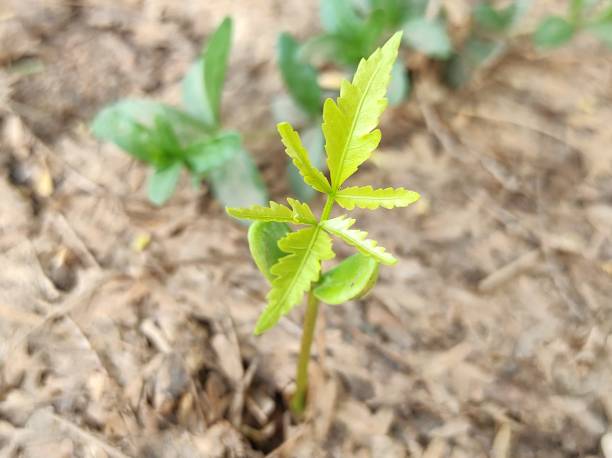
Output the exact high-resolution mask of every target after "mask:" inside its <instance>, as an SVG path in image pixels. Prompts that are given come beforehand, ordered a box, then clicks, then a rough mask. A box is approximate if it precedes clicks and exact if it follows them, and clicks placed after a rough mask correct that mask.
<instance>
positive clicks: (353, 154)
mask: <svg viewBox="0 0 612 458" xmlns="http://www.w3.org/2000/svg"><path fill="white" fill-rule="evenodd" d="M400 40H401V33H399V32H398V33H396V34H395V35H393V37H391V39H389V41H388V42H387V43H386V44H385V45H384V46H383V47H382V48H381V49H378V50H376V51H375V52H374V53H373V54H372V55H371V56H370V57H369V58H368V59H363V60H362V61H361V62H360V64H359V67H358V68H357V72H356V73H355V76H354V77H353V82H352V83H349V82H348V81H343V83H342V86H341V89H340V97H338V103H337V104H336V103H335V102H334V101H333V100H331V99H327V100H326V101H325V104H324V106H323V134H324V136H325V140H326V144H325V150H326V152H327V166H328V168H329V171H330V175H331V184H332V188H333V189H334V190H337V189H338V188H339V187H340V186H341V185H342V183H343V182H344V181H345V180H346V179H347V178H348V177H350V176H351V175H352V174H353V173H355V172H356V171H357V169H358V167H359V166H360V165H361V164H362V163H363V162H364V161H366V160H367V159H368V158H369V157H370V156H371V154H372V152H373V151H374V149H376V147H377V146H378V143H379V142H380V135H381V134H380V131H379V130H374V129H375V128H376V126H377V125H378V122H379V119H380V116H381V114H382V112H383V111H384V109H385V108H386V106H387V100H386V98H385V95H386V93H387V87H388V85H389V80H390V78H391V67H392V66H393V63H394V62H395V59H396V57H397V51H398V47H399V43H400Z"/></svg>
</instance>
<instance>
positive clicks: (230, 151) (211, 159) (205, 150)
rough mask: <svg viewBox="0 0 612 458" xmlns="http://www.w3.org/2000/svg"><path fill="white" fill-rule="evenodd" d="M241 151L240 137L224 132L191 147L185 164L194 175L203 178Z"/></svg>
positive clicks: (188, 148)
mask: <svg viewBox="0 0 612 458" xmlns="http://www.w3.org/2000/svg"><path fill="white" fill-rule="evenodd" d="M240 149H241V143H240V135H238V134H237V133H235V132H224V133H222V134H220V135H218V136H216V137H213V138H210V139H206V140H199V141H197V142H194V143H192V144H191V145H189V146H188V147H187V148H186V150H185V162H186V163H187V165H188V166H189V169H190V170H191V171H192V172H193V173H195V174H196V175H200V176H201V175H203V174H206V173H207V172H209V171H211V170H214V169H216V168H217V167H220V166H221V165H223V164H224V163H225V162H226V161H228V160H230V159H231V158H232V157H233V156H234V155H235V154H236V153H237V152H238V151H240Z"/></svg>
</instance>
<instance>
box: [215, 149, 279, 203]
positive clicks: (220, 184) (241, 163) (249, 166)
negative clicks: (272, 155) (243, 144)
mask: <svg viewBox="0 0 612 458" xmlns="http://www.w3.org/2000/svg"><path fill="white" fill-rule="evenodd" d="M208 180H209V181H210V184H211V187H212V190H213V193H214V194H215V196H216V197H217V199H218V200H219V202H221V204H222V205H224V206H226V207H248V206H250V205H255V204H259V205H265V204H267V203H268V192H267V191H266V188H265V186H264V183H263V180H262V179H261V175H260V174H259V170H257V167H256V166H255V163H254V162H253V159H252V158H251V156H250V155H249V153H247V152H246V151H245V150H244V149H243V148H240V149H239V150H237V151H236V152H235V154H234V155H233V156H232V157H231V158H230V159H229V160H227V161H225V162H224V163H223V164H222V165H221V166H219V167H217V168H215V169H213V170H211V171H210V173H209V174H208Z"/></svg>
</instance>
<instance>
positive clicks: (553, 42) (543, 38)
mask: <svg viewBox="0 0 612 458" xmlns="http://www.w3.org/2000/svg"><path fill="white" fill-rule="evenodd" d="M575 32H576V29H575V26H574V25H573V24H572V23H570V22H569V21H567V20H566V19H564V18H562V17H560V16H549V17H547V18H545V19H544V20H543V21H542V22H540V25H538V28H537V29H536V31H535V33H534V34H533V41H534V43H535V45H536V46H537V47H538V48H540V49H552V48H556V47H558V46H561V45H563V44H565V43H567V42H568V41H570V40H571V39H572V37H573V36H574V33H575Z"/></svg>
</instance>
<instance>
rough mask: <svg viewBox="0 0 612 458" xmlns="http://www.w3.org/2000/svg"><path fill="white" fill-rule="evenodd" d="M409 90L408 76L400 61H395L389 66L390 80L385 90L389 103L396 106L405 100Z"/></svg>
mask: <svg viewBox="0 0 612 458" xmlns="http://www.w3.org/2000/svg"><path fill="white" fill-rule="evenodd" d="M409 92H410V77H409V76H408V72H407V71H406V67H405V66H404V64H403V63H402V62H395V64H393V68H391V82H390V83H389V90H388V92H387V99H389V105H391V106H397V105H399V104H400V103H402V102H403V101H404V100H406V97H408V93H409Z"/></svg>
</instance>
